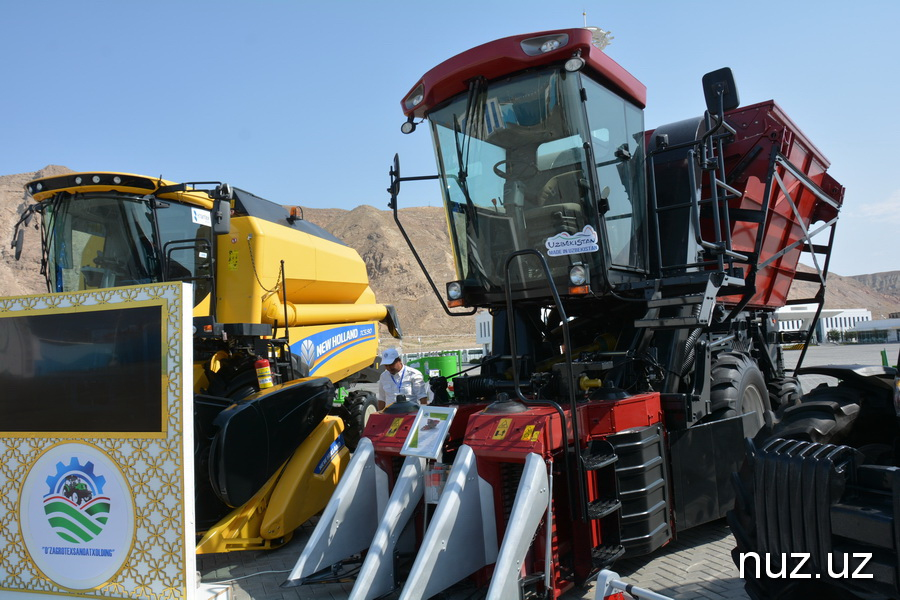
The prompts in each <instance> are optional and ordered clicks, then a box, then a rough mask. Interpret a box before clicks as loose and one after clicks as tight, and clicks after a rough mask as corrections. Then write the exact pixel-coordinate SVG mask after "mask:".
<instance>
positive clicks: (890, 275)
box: [850, 271, 900, 312]
mask: <svg viewBox="0 0 900 600" xmlns="http://www.w3.org/2000/svg"><path fill="white" fill-rule="evenodd" d="M850 279H855V280H856V281H858V282H859V283H861V284H862V285H864V286H865V287H866V288H868V289H871V290H874V291H876V292H878V293H879V294H884V295H886V296H892V297H895V298H896V297H900V271H885V272H882V273H872V274H870V275H853V276H852V277H851V278H850ZM873 312H874V311H873ZM890 312H900V306H896V303H895V306H894V308H893V310H891V311H890Z"/></svg>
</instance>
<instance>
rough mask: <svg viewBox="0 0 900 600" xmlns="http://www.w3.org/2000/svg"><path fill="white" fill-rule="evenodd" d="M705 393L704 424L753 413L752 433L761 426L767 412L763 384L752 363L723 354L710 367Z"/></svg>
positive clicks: (744, 357)
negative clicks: (710, 385)
mask: <svg viewBox="0 0 900 600" xmlns="http://www.w3.org/2000/svg"><path fill="white" fill-rule="evenodd" d="M711 376H712V387H711V389H710V392H709V409H710V413H709V415H708V416H707V418H706V419H705V421H706V422H709V421H717V420H720V419H727V418H729V417H736V416H738V415H743V414H747V413H750V412H753V413H755V419H756V424H757V427H756V430H759V429H760V428H761V427H762V426H763V425H764V424H765V414H766V413H767V412H769V411H770V410H771V407H770V405H769V392H768V390H767V389H766V380H765V378H764V377H763V374H762V371H760V370H759V366H757V364H756V361H754V360H753V359H752V358H750V356H748V355H746V354H741V353H739V352H723V353H722V354H719V355H718V356H717V357H716V362H715V364H714V365H713V367H712V372H711Z"/></svg>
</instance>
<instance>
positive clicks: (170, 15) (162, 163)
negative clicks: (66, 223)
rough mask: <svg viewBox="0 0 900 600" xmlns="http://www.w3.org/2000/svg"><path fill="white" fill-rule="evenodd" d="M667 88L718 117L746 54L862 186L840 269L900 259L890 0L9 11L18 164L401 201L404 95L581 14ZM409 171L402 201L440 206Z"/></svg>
mask: <svg viewBox="0 0 900 600" xmlns="http://www.w3.org/2000/svg"><path fill="white" fill-rule="evenodd" d="M584 11H586V12H587V21H588V24H589V25H596V26H598V27H602V28H604V29H607V30H610V31H611V32H612V34H613V36H614V40H613V43H612V45H611V46H610V47H609V48H608V49H607V53H608V54H609V55H610V56H612V57H613V58H614V59H615V60H616V61H617V62H619V63H620V64H621V65H622V66H624V67H625V68H626V69H628V70H629V71H631V72H632V73H633V74H634V75H635V76H636V77H637V78H638V79H639V80H641V81H642V82H643V83H644V84H645V85H647V88H648V107H647V110H646V123H647V126H648V127H655V126H657V125H660V124H663V123H668V122H672V121H677V120H681V119H684V118H688V117H692V116H695V115H699V114H700V113H701V112H702V110H703V95H702V91H701V87H700V78H701V77H702V75H703V74H704V73H706V72H707V71H711V70H713V69H717V68H719V67H722V66H730V67H731V68H732V69H733V71H734V73H735V76H736V78H737V82H738V88H739V91H740V96H741V100H742V102H743V103H744V104H751V103H754V102H759V101H762V100H768V99H770V98H773V99H775V100H776V101H777V102H778V103H779V104H780V105H781V106H782V107H783V108H784V109H785V111H786V112H787V113H788V114H789V115H790V116H791V117H792V118H793V120H794V121H795V122H796V123H797V124H798V125H799V126H800V127H801V128H802V129H803V130H804V131H805V132H806V134H807V135H808V136H809V137H810V139H811V140H812V141H813V142H814V143H815V144H816V145H817V146H818V147H819V149H821V150H822V151H823V152H824V153H825V155H826V156H827V157H828V158H829V159H830V160H831V162H832V168H831V170H830V172H831V173H832V175H833V176H834V177H835V178H836V179H837V180H838V181H840V182H841V183H843V184H844V185H845V186H846V188H847V195H846V200H845V205H844V206H845V208H844V210H843V212H842V217H841V222H840V224H839V225H838V230H837V240H836V249H835V253H834V257H833V259H832V266H831V270H832V272H835V273H838V274H841V275H854V274H860V273H873V272H879V271H888V270H896V269H900V259H898V257H900V251H898V244H897V242H896V232H897V231H898V229H900V182H898V180H897V178H896V177H895V175H894V174H895V173H896V172H898V171H900V168H898V165H897V158H896V152H894V148H893V146H894V145H895V144H896V142H897V140H900V122H898V118H897V114H896V109H897V98H898V96H900V83H898V80H900V68H898V66H897V65H898V59H900V51H898V50H897V45H896V39H897V30H896V25H897V23H900V3H898V2H896V0H893V1H887V0H885V1H867V0H861V1H858V2H853V3H848V2H834V1H831V0H820V1H819V2H808V1H784V2H781V3H771V2H764V3H746V2H740V3H737V2H719V3H710V2H695V1H693V0H681V1H678V2H676V1H665V2H664V1H649V0H645V1H640V0H631V1H620V2H617V3H613V2H598V1H590V0H581V1H576V2H573V1H570V0H553V1H552V2H551V1H543V2H538V1H535V0H517V1H493V2H487V1H484V0H482V1H480V2H473V1H469V0H461V1H455V2H415V3H410V2H405V3H401V2H388V1H384V2H375V1H370V2H363V1H356V2H353V1H345V2H339V1H330V2H321V1H320V2H309V1H305V0H304V1H301V0H296V1H291V2H289V1H274V0H258V1H255V2H249V1H247V2H238V1H233V0H219V1H216V2H207V1H188V0H185V1H181V2H171V1H166V0H162V1H155V2H137V1H128V0H119V1H118V2H91V1H81V2H72V1H67V2H50V1H42V0H33V1H29V2H13V1H12V0H5V1H4V2H2V5H0V15H2V22H3V23H4V28H3V35H2V36H0V56H3V57H4V59H5V60H4V61H3V74H4V80H5V81H6V85H5V86H4V90H3V92H2V93H0V123H2V125H0V131H2V138H0V139H2V144H0V174H12V173H23V172H29V171H35V170H38V169H40V168H41V167H43V166H45V165H47V164H59V165H64V166H67V167H69V168H72V169H76V170H107V171H126V172H133V173H139V174H145V175H162V176H163V177H164V178H166V179H170V180H175V181H202V180H221V181H227V182H229V183H232V184H233V185H235V186H238V187H241V188H244V189H247V190H249V191H251V192H253V193H256V194H258V195H260V196H263V197H266V198H269V199H270V200H273V201H276V202H280V203H282V204H301V205H304V206H312V207H323V208H324V207H334V208H345V209H351V208H353V207H355V206H358V205H360V204H369V205H372V206H375V207H378V208H386V206H387V194H386V192H385V188H386V187H387V184H388V176H387V173H388V168H389V165H390V162H391V159H392V157H393V155H394V153H395V152H399V153H400V156H401V159H402V165H403V174H404V175H422V174H431V173H433V172H434V160H433V153H432V150H431V143H430V139H429V136H428V131H427V129H426V128H419V129H418V130H417V131H416V132H415V133H414V134H413V135H409V136H405V135H403V134H401V133H400V124H401V123H402V122H403V116H402V113H401V111H400V99H401V98H402V97H403V96H404V95H405V94H406V92H407V91H408V90H409V89H410V87H411V86H412V85H413V84H414V83H415V82H416V80H417V79H418V77H420V76H421V75H422V74H423V73H424V72H425V71H427V70H428V69H429V68H431V67H432V66H433V65H435V64H437V63H439V62H441V61H442V60H444V59H446V58H449V57H450V56H452V55H454V54H457V53H458V52H461V51H463V50H465V49H467V48H469V47H471V46H475V45H478V44H481V43H484V42H487V41H490V40H492V39H496V38H500V37H504V36H507V35H515V34H519V33H527V32H532V31H541V30H546V29H556V28H564V27H579V26H581V25H582V24H583V17H582V12H584ZM438 194H439V191H438V188H437V186H436V184H434V183H433V182H431V183H423V184H417V185H415V184H408V185H407V186H405V187H404V190H403V194H402V195H401V205H403V206H422V205H432V206H437V205H438V204H439V198H438Z"/></svg>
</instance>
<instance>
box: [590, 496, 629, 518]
mask: <svg viewBox="0 0 900 600" xmlns="http://www.w3.org/2000/svg"><path fill="white" fill-rule="evenodd" d="M620 508H622V502H621V500H619V499H618V498H601V499H599V500H594V501H593V502H591V503H590V504H588V518H590V519H602V518H603V517H605V516H608V515H611V514H613V513H614V512H616V511H617V510H619V509H620Z"/></svg>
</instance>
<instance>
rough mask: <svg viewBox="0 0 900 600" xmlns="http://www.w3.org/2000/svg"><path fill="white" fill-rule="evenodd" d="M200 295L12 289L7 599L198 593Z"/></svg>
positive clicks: (0, 510) (3, 406) (4, 383)
mask: <svg viewBox="0 0 900 600" xmlns="http://www.w3.org/2000/svg"><path fill="white" fill-rule="evenodd" d="M191 298H192V294H191V288H190V286H188V285H184V284H181V283H169V284H155V285H146V286H135V287H130V288H117V289H108V290H98V291H91V292H78V293H63V294H53V295H46V296H23V297H14V298H0V389H4V392H3V395H2V396H0V457H2V459H0V548H3V551H2V552H0V597H3V598H23V599H28V600H36V599H44V598H47V599H49V598H59V597H60V596H74V595H77V596H78V597H85V598H154V599H155V598H190V597H193V595H194V593H195V591H196V588H197V582H196V566H195V555H194V523H193V514H194V512H193V500H194V491H193V487H194V486H193V456H192V434H193V422H192V407H191V398H192V396H193V393H192V368H191V360H192V339H191V335H190V331H191V329H190V327H191V302H190V299H191ZM97 324H100V326H99V327H98V326H96V325H97ZM79 328H85V329H84V331H80V330H79ZM78 337H81V338H82V339H80V340H78V339H76V338H78ZM4 353H5V354H4ZM4 357H6V358H8V359H9V360H3V358H4Z"/></svg>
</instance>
